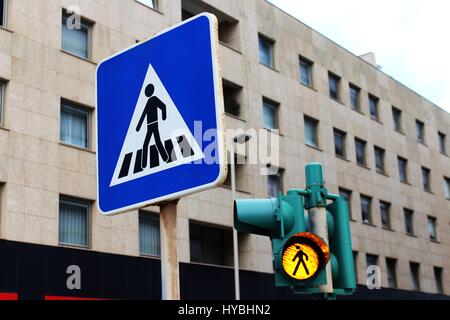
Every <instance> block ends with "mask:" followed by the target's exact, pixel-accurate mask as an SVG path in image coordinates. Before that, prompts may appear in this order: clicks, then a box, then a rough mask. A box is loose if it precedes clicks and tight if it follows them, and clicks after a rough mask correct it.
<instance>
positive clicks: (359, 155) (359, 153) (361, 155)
mask: <svg viewBox="0 0 450 320" xmlns="http://www.w3.org/2000/svg"><path fill="white" fill-rule="evenodd" d="M366 144H367V143H366V142H365V141H364V140H361V139H358V138H355V150H356V162H357V163H358V164H359V165H360V166H363V167H365V166H366V165H367V161H366Z"/></svg>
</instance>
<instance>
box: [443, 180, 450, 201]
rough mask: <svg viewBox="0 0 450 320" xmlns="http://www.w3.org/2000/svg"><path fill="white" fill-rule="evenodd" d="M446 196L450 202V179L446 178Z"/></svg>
mask: <svg viewBox="0 0 450 320" xmlns="http://www.w3.org/2000/svg"><path fill="white" fill-rule="evenodd" d="M444 194H445V197H446V198H447V199H449V200H450V178H447V177H444Z"/></svg>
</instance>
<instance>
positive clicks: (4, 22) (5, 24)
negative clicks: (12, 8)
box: [0, 0, 8, 29]
mask: <svg viewBox="0 0 450 320" xmlns="http://www.w3.org/2000/svg"><path fill="white" fill-rule="evenodd" d="M2 9H3V15H2V17H1V18H2V23H0V28H3V29H6V28H7V27H8V0H4V1H3V8H2Z"/></svg>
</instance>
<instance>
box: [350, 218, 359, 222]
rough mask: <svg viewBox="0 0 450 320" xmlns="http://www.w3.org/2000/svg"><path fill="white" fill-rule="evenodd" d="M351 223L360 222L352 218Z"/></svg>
mask: <svg viewBox="0 0 450 320" xmlns="http://www.w3.org/2000/svg"><path fill="white" fill-rule="evenodd" d="M350 221H352V222H358V221H357V220H356V219H355V218H350Z"/></svg>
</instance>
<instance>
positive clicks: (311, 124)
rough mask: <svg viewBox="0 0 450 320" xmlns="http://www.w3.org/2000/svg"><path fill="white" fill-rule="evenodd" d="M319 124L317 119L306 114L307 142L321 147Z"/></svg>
mask: <svg viewBox="0 0 450 320" xmlns="http://www.w3.org/2000/svg"><path fill="white" fill-rule="evenodd" d="M317 126H318V121H317V120H315V119H312V118H309V117H306V116H305V143H306V144H307V145H309V146H312V147H316V148H318V147H319V141H318V137H317Z"/></svg>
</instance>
